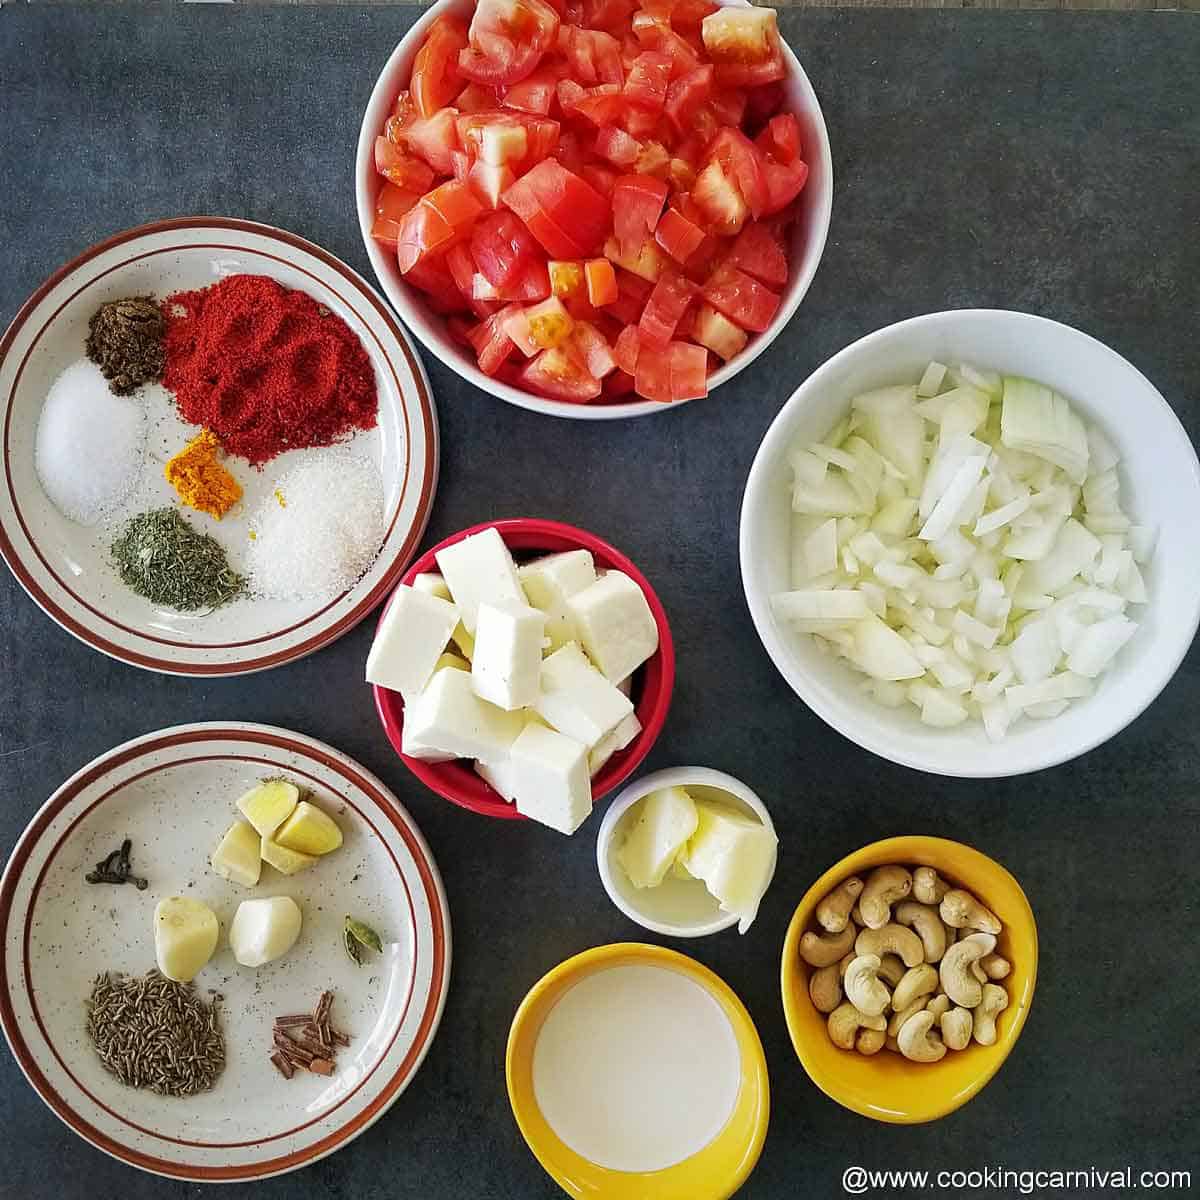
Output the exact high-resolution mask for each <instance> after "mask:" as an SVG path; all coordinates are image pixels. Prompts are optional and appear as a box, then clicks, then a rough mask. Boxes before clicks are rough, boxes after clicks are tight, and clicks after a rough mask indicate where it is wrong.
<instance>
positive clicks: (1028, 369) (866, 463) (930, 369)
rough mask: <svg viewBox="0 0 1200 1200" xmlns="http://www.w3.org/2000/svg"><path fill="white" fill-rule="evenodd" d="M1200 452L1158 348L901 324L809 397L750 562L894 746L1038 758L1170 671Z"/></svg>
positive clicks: (794, 399) (749, 539) (802, 653)
mask: <svg viewBox="0 0 1200 1200" xmlns="http://www.w3.org/2000/svg"><path fill="white" fill-rule="evenodd" d="M1197 512H1200V464H1198V463H1197V459H1196V452H1195V450H1194V449H1193V447H1192V444H1191V442H1190V441H1189V440H1188V437H1187V434H1186V433H1185V432H1184V429H1183V426H1182V425H1181V424H1180V423H1179V420H1178V418H1177V417H1176V416H1175V414H1174V413H1173V412H1172V411H1171V408H1170V406H1169V405H1168V404H1167V402H1166V401H1165V400H1164V399H1163V397H1162V395H1161V394H1160V393H1159V392H1158V391H1157V390H1156V389H1155V387H1154V386H1153V385H1152V384H1151V383H1150V382H1149V380H1147V379H1146V378H1145V376H1143V375H1142V374H1141V373H1140V372H1139V371H1138V370H1137V369H1136V368H1135V367H1133V366H1132V365H1131V364H1130V363H1128V362H1126V361H1125V359H1123V358H1122V357H1121V356H1120V355H1119V354H1117V353H1116V352H1115V351H1113V350H1110V349H1109V348H1108V347H1106V346H1104V345H1103V344H1101V343H1100V342H1098V341H1096V340H1095V339H1094V338H1091V337H1089V336H1088V335H1087V334H1084V333H1081V332H1079V331H1078V330H1076V329H1072V328H1070V327H1069V326H1066V325H1060V324H1058V323H1057V322H1055V321H1050V320H1047V319H1045V318H1043V317H1036V316H1031V315H1029V314H1026V313H1017V312H1004V311H995V310H960V311H953V312H942V313H933V314H930V315H928V316H923V317H915V318H913V319H911V320H908V321H902V322H900V323H898V324H896V325H890V326H888V327H887V328H885V329H881V330H879V331H878V332H876V333H872V334H869V335H868V336H867V337H864V338H862V339H861V340H860V341H857V342H855V343H854V344H853V345H851V346H848V347H847V348H846V349H844V350H842V351H841V352H840V353H839V354H836V355H835V356H834V357H833V358H831V359H830V360H829V361H828V362H827V363H825V364H824V365H823V366H821V367H820V368H819V369H818V370H817V371H816V372H814V373H813V375H811V376H810V377H809V378H808V379H807V380H806V381H805V382H804V383H803V384H801V386H800V387H799V388H798V389H797V390H796V391H795V393H793V395H792V396H791V398H790V399H789V400H788V402H787V403H786V404H785V405H784V406H783V408H782V409H781V410H780V412H779V415H778V416H777V417H776V418H775V421H774V422H773V423H772V425H771V427H770V429H769V430H768V431H767V434H766V437H765V438H764V439H763V442H762V445H761V446H760V447H759V450H758V454H757V456H756V457H755V460H754V464H753V466H752V467H751V470H750V477H749V480H748V481H747V484H746V493H745V497H744V500H743V504H742V516H741V564H742V581H743V585H744V587H745V591H746V600H747V602H748V604H749V606H750V612H751V615H752V617H753V619H754V623H755V626H756V627H757V629H758V633H759V636H760V637H761V638H762V641H763V645H764V646H765V647H766V650H767V653H768V654H769V655H770V656H771V659H772V661H773V662H774V663H775V665H776V666H777V667H778V668H779V670H780V672H781V673H782V674H783V676H784V678H785V679H786V680H787V681H788V683H789V684H791V686H792V688H793V690H794V691H795V692H796V694H797V695H798V696H799V697H800V698H801V699H802V700H803V701H804V702H805V703H806V704H807V705H808V706H809V707H810V708H811V709H813V711H814V712H816V713H817V714H818V715H819V716H820V717H822V718H823V719H824V720H825V721H827V722H828V723H829V724H830V725H832V726H833V727H834V728H835V729H837V730H838V731H839V732H841V733H842V734H844V735H845V736H846V737H848V738H850V739H851V740H852V741H854V742H857V743H858V744H859V745H860V746H863V747H864V748H865V749H868V750H871V751H873V752H874V753H876V754H879V755H881V756H883V757H884V758H888V759H891V760H892V761H893V762H898V763H902V764H904V765H905V766H910V767H915V768H917V769H919V770H923V771H930V772H934V773H936V774H942V775H956V776H964V777H992V776H1005V775H1019V774H1023V773H1025V772H1027V771H1036V770H1040V769H1041V768H1044V767H1049V766H1053V765H1055V764H1057V763H1061V762H1065V761H1067V760H1069V759H1072V758H1075V757H1076V756H1078V755H1080V754H1083V753H1085V752H1086V751H1088V750H1090V749H1092V748H1094V747H1095V746H1098V745H1099V744H1100V743H1102V742H1104V741H1106V740H1107V739H1108V738H1110V737H1112V736H1113V735H1114V734H1116V733H1118V732H1119V731H1120V730H1121V729H1123V728H1124V727H1125V726H1126V725H1127V724H1129V722H1130V721H1132V720H1133V719H1134V718H1135V717H1137V716H1138V715H1139V714H1140V713H1141V712H1142V711H1143V710H1144V709H1145V708H1146V707H1147V706H1148V705H1149V704H1150V703H1151V701H1152V700H1154V698H1155V697H1156V696H1157V695H1158V693H1159V692H1160V691H1161V690H1162V689H1163V687H1165V686H1166V684H1167V682H1168V680H1169V679H1170V678H1171V676H1172V675H1173V674H1174V672H1175V670H1176V668H1177V667H1178V666H1179V664H1180V662H1181V661H1182V659H1183V656H1184V654H1185V653H1186V652H1187V650H1188V647H1189V646H1190V644H1191V641H1192V638H1193V637H1194V635H1195V633H1196V629H1197V624H1198V623H1200V522H1198V521H1197V519H1196V514H1197Z"/></svg>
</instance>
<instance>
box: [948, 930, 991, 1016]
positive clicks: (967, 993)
mask: <svg viewBox="0 0 1200 1200" xmlns="http://www.w3.org/2000/svg"><path fill="white" fill-rule="evenodd" d="M995 948H996V938H995V936H994V935H993V934H990V933H972V934H971V935H970V936H968V937H965V938H963V939H962V941H960V942H955V943H954V945H953V946H951V947H950V949H949V950H947V951H946V957H945V958H943V959H942V962H941V966H940V967H939V968H938V973H939V974H940V976H941V979H942V987H943V988H944V989H945V992H946V995H947V996H949V997H950V999H951V1000H953V1001H954V1003H955V1004H957V1005H959V1006H960V1007H962V1008H974V1007H975V1006H976V1005H977V1004H978V1003H979V1001H980V999H981V997H982V996H983V987H982V985H981V984H980V982H979V980H978V979H976V978H975V976H974V975H972V974H971V965H972V964H973V963H976V962H978V961H979V960H980V959H981V958H982V957H983V956H984V955H985V954H991V952H992V951H993V950H995Z"/></svg>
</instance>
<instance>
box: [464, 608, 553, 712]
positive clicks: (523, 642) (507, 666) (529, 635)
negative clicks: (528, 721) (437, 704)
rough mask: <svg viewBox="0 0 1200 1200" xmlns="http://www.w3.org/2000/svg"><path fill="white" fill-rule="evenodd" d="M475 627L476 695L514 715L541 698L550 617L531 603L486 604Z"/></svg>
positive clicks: (472, 668) (473, 678) (472, 666)
mask: <svg viewBox="0 0 1200 1200" xmlns="http://www.w3.org/2000/svg"><path fill="white" fill-rule="evenodd" d="M477 622H478V623H477V624H476V626H475V657H474V658H473V659H472V660H471V678H472V680H473V681H474V685H475V692H476V694H477V695H479V696H481V697H482V698H483V699H484V700H490V701H491V702H492V703H493V704H495V705H496V706H497V707H499V708H503V709H506V710H508V711H509V712H511V711H512V710H514V709H517V708H525V707H527V706H528V705H531V704H532V703H533V702H534V701H535V700H536V699H537V697H538V684H539V680H540V677H541V671H542V638H543V637H544V636H545V626H546V617H545V615H544V614H543V613H541V612H540V611H539V610H538V609H536V608H530V606H529V605H528V604H509V603H498V604H490V603H488V602H487V601H484V602H483V603H481V604H480V606H479V614H478V618H477Z"/></svg>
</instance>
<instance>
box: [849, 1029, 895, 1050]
mask: <svg viewBox="0 0 1200 1200" xmlns="http://www.w3.org/2000/svg"><path fill="white" fill-rule="evenodd" d="M885 1041H887V1034H886V1033H884V1031H883V1030H882V1029H860V1030H859V1031H858V1037H857V1039H856V1040H855V1042H854V1048H855V1050H857V1051H858V1052H859V1054H866V1055H872V1054H878V1053H879V1052H880V1050H882V1049H883V1043H884V1042H885Z"/></svg>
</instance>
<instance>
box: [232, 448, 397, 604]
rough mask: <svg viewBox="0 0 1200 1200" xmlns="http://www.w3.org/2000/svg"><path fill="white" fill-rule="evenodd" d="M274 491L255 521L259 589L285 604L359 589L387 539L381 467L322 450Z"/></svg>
mask: <svg viewBox="0 0 1200 1200" xmlns="http://www.w3.org/2000/svg"><path fill="white" fill-rule="evenodd" d="M274 491H275V493H277V495H275V494H272V495H268V496H267V497H266V499H265V500H263V502H262V503H261V504H260V505H259V507H258V511H257V512H256V513H255V514H254V516H253V517H252V519H251V521H250V528H251V530H252V531H253V533H254V537H253V540H252V541H251V542H250V549H249V551H248V553H247V556H246V567H247V573H248V574H249V577H250V583H251V589H252V591H254V592H256V593H257V594H259V595H261V596H267V597H271V598H272V599H278V600H318V599H328V598H331V597H333V596H336V595H338V594H340V593H341V592H344V591H346V590H347V589H348V588H351V587H353V586H354V584H355V583H357V582H358V580H359V579H360V578H361V577H362V575H363V573H364V572H365V571H367V570H368V569H369V568H370V566H371V564H372V563H373V562H374V561H375V556H376V554H378V553H379V547H380V545H381V544H382V542H383V535H384V527H383V503H384V497H383V481H382V480H381V479H380V477H379V470H378V468H377V467H376V466H375V464H374V463H371V462H368V461H367V460H366V459H363V458H359V457H357V456H356V455H353V454H349V453H347V452H345V451H341V450H318V451H315V452H314V453H313V456H312V457H311V458H310V459H308V460H306V461H303V462H301V463H299V464H298V465H297V466H295V467H293V468H292V469H291V470H290V471H288V472H287V473H286V474H285V475H284V476H283V477H282V478H281V479H280V480H279V481H278V482H277V483H276V485H275V489H274ZM278 497H282V500H283V502H282V503H280V500H279V498H278Z"/></svg>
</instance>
